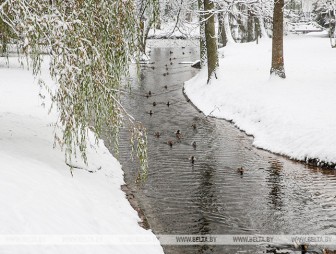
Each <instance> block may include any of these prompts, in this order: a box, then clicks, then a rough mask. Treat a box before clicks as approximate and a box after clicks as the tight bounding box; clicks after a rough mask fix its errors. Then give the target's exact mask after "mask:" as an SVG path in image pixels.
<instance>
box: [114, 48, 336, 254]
mask: <svg viewBox="0 0 336 254" xmlns="http://www.w3.org/2000/svg"><path fill="white" fill-rule="evenodd" d="M198 54H199V53H198V47H197V46H196V45H185V47H182V46H181V45H179V46H174V47H172V48H169V47H154V46H153V47H152V48H151V60H150V62H152V63H150V64H146V65H142V66H141V75H140V79H137V78H136V77H134V78H133V79H132V83H131V89H132V92H131V95H127V96H124V97H123V103H124V105H125V107H126V109H127V110H128V112H129V113H130V114H131V115H133V116H134V117H135V118H136V119H137V120H138V121H140V122H142V123H143V124H144V126H145V127H146V128H147V132H148V153H149V173H148V179H147V181H146V182H144V183H142V184H136V183H135V179H136V177H137V173H138V167H139V165H138V163H137V162H136V161H132V160H131V159H130V144H129V133H128V131H127V130H122V131H121V134H120V136H121V138H120V155H119V160H120V162H121V164H122V166H123V170H124V172H125V181H126V183H127V184H128V186H129V188H130V189H131V191H132V193H133V194H134V195H135V198H136V199H137V200H138V202H139V204H140V207H141V208H142V210H143V211H144V213H145V215H146V218H147V220H148V223H149V225H150V227H151V229H152V230H153V232H154V233H155V234H189V235H191V234H198V235H199V234H225V235H228V234H245V235H252V234H274V235H281V234H290V235H294V234H319V235H327V234H336V177H335V173H334V172H333V171H322V170H321V169H318V168H312V167H308V166H306V165H304V164H301V163H297V162H294V161H291V160H289V159H287V158H284V157H282V156H278V155H274V154H272V153H269V152H267V151H263V150H261V149H257V148H255V147H254V146H252V141H253V137H250V136H247V135H246V134H245V133H244V132H242V131H240V130H238V129H237V128H235V127H234V125H233V124H232V123H230V122H228V121H225V120H221V119H215V118H211V117H207V116H205V115H204V114H202V113H200V112H199V111H198V110H197V109H196V108H195V107H194V106H193V105H192V104H191V103H190V102H188V100H187V98H186V97H185V96H184V94H183V92H182V88H183V82H185V81H187V80H188V79H190V78H191V77H193V76H194V75H196V74H197V72H198V70H196V69H194V68H192V67H190V64H181V62H185V61H188V62H192V61H194V60H196V59H198ZM170 59H171V60H170ZM149 91H151V94H152V95H151V96H150V97H149V98H146V97H145V94H147V93H148V92H149ZM168 101H169V106H167V102H168ZM153 103H154V104H153ZM155 104H156V105H155ZM154 105H155V106H154ZM150 111H152V114H149V113H150ZM193 125H194V126H193ZM194 127H196V128H194ZM177 130H180V133H181V136H180V138H177V137H176V134H175V133H176V131H177ZM155 132H160V137H157V136H156V135H155ZM170 141H171V143H172V147H171V146H170V145H169V144H168V142H170ZM192 142H196V147H194V146H192ZM191 156H194V157H195V162H194V163H192V162H191V160H190V157H191ZM239 167H244V168H245V171H244V173H243V174H240V173H239V172H238V171H237V168H239ZM163 248H164V251H165V253H166V254H177V253H178V254H180V253H190V254H194V253H228V254H231V253H265V252H267V251H272V253H277V252H276V250H275V249H274V250H272V249H271V250H269V248H267V247H265V246H225V245H212V246H210V245H199V246H163ZM280 249H282V250H286V251H288V252H289V253H295V252H296V253H301V251H300V250H299V249H294V247H292V246H282V247H281V248H280ZM321 249H322V248H321V247H319V246H317V247H311V248H310V247H309V249H308V253H309V251H312V253H315V252H317V253H321ZM282 253H283V252H282ZM285 253H286V252H285Z"/></svg>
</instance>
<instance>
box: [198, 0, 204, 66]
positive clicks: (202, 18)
mask: <svg viewBox="0 0 336 254" xmlns="http://www.w3.org/2000/svg"><path fill="white" fill-rule="evenodd" d="M198 10H199V13H200V14H199V15H200V16H199V22H200V66H201V68H202V67H203V66H204V64H205V59H206V45H205V22H204V16H203V11H204V4H203V0H198Z"/></svg>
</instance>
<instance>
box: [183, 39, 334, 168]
mask: <svg viewBox="0 0 336 254" xmlns="http://www.w3.org/2000/svg"><path fill="white" fill-rule="evenodd" d="M315 35H316V34H315ZM221 50H222V52H220V54H222V53H224V55H225V57H224V58H223V59H220V67H219V69H218V71H217V75H218V79H213V80H211V83H210V84H206V81H207V73H206V69H204V70H202V71H201V72H200V73H199V74H198V75H197V76H196V77H194V78H192V79H191V80H189V81H188V82H186V84H185V91H186V93H187V95H188V96H189V98H190V99H191V100H192V102H193V103H194V104H195V105H196V106H197V107H199V108H200V109H201V110H202V111H203V112H204V113H205V114H206V115H208V114H211V115H213V116H215V117H221V118H225V119H228V120H233V121H234V123H235V124H236V126H237V127H239V128H240V129H242V130H245V131H246V132H247V133H248V134H252V135H253V136H254V145H255V146H257V147H261V148H264V149H267V150H270V151H273V152H276V153H280V154H284V155H287V156H289V157H292V158H295V159H299V160H303V159H305V158H306V157H307V158H318V159H320V160H322V161H325V162H333V163H335V162H336V146H335V144H336V135H335V130H336V117H335V110H336V100H335V94H336V85H335V80H336V71H335V66H336V50H335V49H332V48H331V47H330V44H329V39H327V38H321V37H316V36H300V37H299V36H291V37H285V42H284V59H285V70H286V75H287V78H286V79H285V80H281V79H280V78H275V77H270V74H269V71H270V64H271V40H268V39H265V40H262V41H261V42H260V43H259V44H258V45H257V44H256V43H247V44H230V45H228V46H227V47H225V48H223V49H221Z"/></svg>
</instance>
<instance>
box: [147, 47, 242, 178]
mask: <svg viewBox="0 0 336 254" xmlns="http://www.w3.org/2000/svg"><path fill="white" fill-rule="evenodd" d="M182 48H183V47H182ZM190 53H191V52H190ZM169 54H170V55H172V54H173V51H170V52H169ZM183 55H184V52H183ZM174 59H176V58H175V57H173V58H172V57H170V58H169V63H168V64H165V71H164V73H163V76H167V75H169V67H168V66H169V65H170V66H172V65H173V62H172V60H174ZM151 68H152V69H153V70H154V69H155V67H151ZM164 89H165V90H167V89H168V85H164ZM152 95H153V93H152V91H148V92H147V93H146V94H145V97H146V98H147V99H148V98H150V97H152ZM189 101H190V100H189V99H187V102H189ZM158 104H159V103H158V102H156V101H154V102H152V106H153V107H156V106H157V105H158ZM166 105H167V107H169V106H170V105H171V102H169V101H167V103H166ZM147 113H148V114H149V115H150V116H152V115H153V114H154V112H153V110H149V112H147ZM191 127H192V129H193V130H196V129H197V126H196V123H192V125H191ZM154 137H156V138H160V137H161V133H160V132H159V131H156V132H155V133H154ZM175 137H176V140H172V139H169V140H167V142H166V144H167V145H169V146H170V148H173V146H174V144H175V143H177V142H180V141H181V139H183V135H182V133H181V130H179V129H178V130H176V131H175ZM191 146H192V147H193V148H194V150H196V148H197V143H196V141H193V142H192V143H191ZM189 161H190V162H191V164H194V163H195V161H196V157H195V156H194V155H192V156H191V157H190V158H189ZM244 171H245V169H244V168H243V167H240V168H238V169H237V172H238V173H239V174H240V175H243V174H244Z"/></svg>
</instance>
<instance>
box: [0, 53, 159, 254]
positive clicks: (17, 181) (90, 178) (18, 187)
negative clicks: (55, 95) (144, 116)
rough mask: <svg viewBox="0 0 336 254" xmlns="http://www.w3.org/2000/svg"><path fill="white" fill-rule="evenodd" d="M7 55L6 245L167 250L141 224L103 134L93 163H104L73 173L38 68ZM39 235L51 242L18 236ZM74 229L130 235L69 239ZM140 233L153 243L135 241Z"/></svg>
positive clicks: (17, 248)
mask: <svg viewBox="0 0 336 254" xmlns="http://www.w3.org/2000/svg"><path fill="white" fill-rule="evenodd" d="M4 62H5V61H4V59H2V58H0V165H1V177H0V204H1V209H0V253H11V254H12V253H25V254H27V253H34V254H36V253H44V254H45V253H57V254H61V253H69V254H70V253H71V254H77V253H78V254H79V253H80V254H82V253H90V254H91V253H99V254H101V253H109V254H111V253H116V254H117V253H118V254H119V253H146V254H147V253H163V250H162V247H161V246H160V244H159V241H158V240H156V238H155V236H154V235H153V233H152V232H151V231H150V230H145V229H143V228H141V227H140V226H139V225H138V221H139V218H138V215H137V212H136V211H135V210H133V208H132V207H131V206H130V204H129V203H128V201H127V199H126V198H125V193H124V192H122V191H121V189H120V186H121V185H122V184H123V183H124V181H123V172H122V170H121V166H120V164H119V162H118V161H117V160H116V159H115V158H114V157H113V156H112V155H111V154H110V153H109V151H108V150H107V148H106V147H105V146H104V144H103V142H101V144H100V146H99V147H98V148H97V147H96V149H94V148H93V147H92V148H91V149H90V150H89V154H88V155H89V162H90V164H89V169H90V170H97V169H100V170H98V171H97V172H96V173H89V172H87V171H86V170H83V169H75V170H74V172H73V177H72V176H71V174H70V171H69V168H68V167H67V166H66V165H65V163H64V153H63V152H62V151H60V149H59V148H56V149H53V127H52V125H51V124H52V123H54V122H55V119H56V117H57V116H56V114H55V113H52V114H50V115H48V114H47V107H46V108H43V107H41V104H42V103H43V101H42V100H41V99H40V98H39V96H38V94H39V93H40V92H41V91H40V89H39V87H38V86H37V84H36V81H34V78H33V77H32V75H31V73H30V72H29V71H27V70H23V69H21V68H19V67H18V66H19V65H18V62H17V60H15V59H12V60H11V61H10V66H9V68H8V67H7V66H5V65H4ZM42 93H43V92H42ZM36 235H39V236H42V237H47V238H42V239H44V240H47V241H51V244H46V245H32V244H28V245H19V243H24V242H26V243H27V241H29V239H28V240H27V239H21V238H19V236H26V237H27V236H36ZM68 235H77V236H78V235H79V236H83V237H84V236H86V235H94V236H95V237H98V238H99V236H100V235H109V236H116V237H117V239H118V236H121V237H123V238H121V240H122V241H123V243H120V244H114V245H112V244H111V245H100V244H97V245H86V244H69V243H68V245H65V244H64V243H65V241H64V242H62V240H60V239H62V236H68ZM10 236H12V237H11V238H10ZM15 236H17V238H15ZM48 236H58V237H59V238H57V239H58V240H57V239H56V240H52V238H48ZM6 237H7V238H6ZM8 237H9V238H8ZM139 237H140V238H141V237H149V238H148V239H153V243H152V244H146V245H141V244H140V245H139V244H138V245H132V244H129V243H130V242H134V241H136V239H139ZM6 239H7V240H6ZM83 239H84V242H85V239H86V238H83ZM83 239H81V240H83ZM90 239H91V238H90ZM146 239H147V238H146ZM68 240H69V239H67V241H68ZM15 241H17V243H15ZM34 241H35V240H34ZM139 241H140V242H141V239H139ZM55 242H59V243H63V244H59V245H55V244H53V243H55ZM109 242H111V241H109ZM144 242H145V243H148V241H144ZM6 243H7V244H8V243H12V244H11V245H6ZM13 243H15V244H13ZM35 243H36V242H35ZM91 243H92V241H91Z"/></svg>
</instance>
